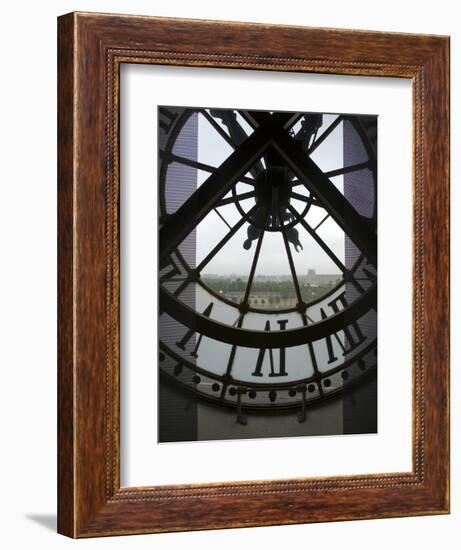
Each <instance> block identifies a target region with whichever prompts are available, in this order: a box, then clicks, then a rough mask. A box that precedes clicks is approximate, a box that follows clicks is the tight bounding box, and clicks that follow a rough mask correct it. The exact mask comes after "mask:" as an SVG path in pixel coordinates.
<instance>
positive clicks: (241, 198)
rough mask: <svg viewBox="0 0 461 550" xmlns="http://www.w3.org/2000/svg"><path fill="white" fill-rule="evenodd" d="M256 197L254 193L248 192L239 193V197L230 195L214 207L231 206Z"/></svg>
mask: <svg viewBox="0 0 461 550" xmlns="http://www.w3.org/2000/svg"><path fill="white" fill-rule="evenodd" d="M255 195H256V193H255V192H254V191H248V193H240V195H232V196H231V197H227V198H226V199H222V200H220V201H219V202H218V204H217V205H216V206H217V207H220V206H225V205H226V204H232V203H234V202H240V201H244V200H245V199H251V198H253V197H254V196H255Z"/></svg>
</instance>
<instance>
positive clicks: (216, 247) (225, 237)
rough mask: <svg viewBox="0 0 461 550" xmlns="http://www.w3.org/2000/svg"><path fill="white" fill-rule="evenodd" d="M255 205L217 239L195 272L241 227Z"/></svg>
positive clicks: (200, 269)
mask: <svg viewBox="0 0 461 550" xmlns="http://www.w3.org/2000/svg"><path fill="white" fill-rule="evenodd" d="M256 208H257V205H256V204H255V205H254V206H253V208H251V209H250V210H248V212H247V213H246V214H245V216H243V217H242V218H240V220H239V221H238V222H237V223H236V224H235V225H234V226H233V227H232V228H231V230H230V231H228V232H227V233H226V234H225V235H224V237H223V238H222V239H221V240H220V241H219V243H218V244H217V245H216V246H215V247H214V248H213V250H211V252H210V253H209V254H208V256H206V258H204V259H203V260H202V261H201V262H200V264H199V265H198V266H197V268H196V270H195V271H196V272H197V273H200V272H201V271H202V270H203V268H204V267H205V266H206V265H207V264H208V263H210V261H211V260H212V259H213V258H214V256H215V255H216V254H217V253H218V252H219V251H220V250H221V248H222V247H223V246H224V245H225V244H226V243H227V242H228V241H229V240H230V239H231V237H233V236H234V235H235V234H236V233H237V231H238V230H239V229H240V228H241V227H242V225H243V224H244V223H245V222H246V221H247V220H248V219H249V218H250V216H251V215H252V214H253V212H254V211H255V210H256Z"/></svg>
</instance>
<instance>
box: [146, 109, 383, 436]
mask: <svg viewBox="0 0 461 550" xmlns="http://www.w3.org/2000/svg"><path fill="white" fill-rule="evenodd" d="M156 120H157V128H156V131H157V136H158V157H157V158H158V162H157V167H158V180H157V185H158V228H159V229H158V266H159V267H158V274H157V284H158V298H159V309H158V364H157V365H156V366H155V367H156V368H157V369H158V392H157V399H158V403H157V405H158V407H157V410H158V442H159V443H167V442H175V441H204V440H232V439H247V438H251V439H253V438H260V437H265V438H269V437H303V436H314V435H346V434H361V433H376V432H377V357H378V353H377V281H378V277H377V244H378V243H377V181H378V180H377V126H378V125H377V122H378V117H377V116H376V115H373V114H369V113H367V114H345V113H341V114H338V113H318V112H308V111H306V112H286V111H262V110H251V109H241V108H233V109H229V108H219V107H216V106H208V107H194V106H187V107H184V106H172V105H162V106H158V107H157V109H156Z"/></svg>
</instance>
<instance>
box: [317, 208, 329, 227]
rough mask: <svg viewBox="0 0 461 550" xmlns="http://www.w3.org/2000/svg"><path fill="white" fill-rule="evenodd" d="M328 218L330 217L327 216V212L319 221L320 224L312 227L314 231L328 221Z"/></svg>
mask: <svg viewBox="0 0 461 550" xmlns="http://www.w3.org/2000/svg"><path fill="white" fill-rule="evenodd" d="M329 217H330V214H328V212H327V214H326V216H325V217H324V218H322V219H321V220H320V222H319V223H318V224H317V225H316V226H315V227H314V231H317V229H318V228H319V227H320V226H321V225H322V224H323V223H324V222H326V221H327V220H328V218H329Z"/></svg>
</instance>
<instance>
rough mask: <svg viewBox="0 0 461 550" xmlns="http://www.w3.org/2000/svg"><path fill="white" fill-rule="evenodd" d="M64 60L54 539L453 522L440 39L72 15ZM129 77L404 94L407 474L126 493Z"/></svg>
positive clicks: (445, 45) (445, 107) (65, 21)
mask: <svg viewBox="0 0 461 550" xmlns="http://www.w3.org/2000/svg"><path fill="white" fill-rule="evenodd" d="M58 46H59V53H58V71H59V90H58V108H59V112H58V147H59V162H58V231H59V243H58V244H59V246H58V251H59V261H58V265H59V279H58V281H59V284H58V292H59V300H58V307H59V315H58V345H59V349H58V393H59V399H58V459H59V460H58V462H59V471H58V531H59V532H60V533H62V534H64V535H67V536H69V537H96V536H107V535H121V534H134V533H153V532H164V531H183V530H195V529H218V528H226V527H227V528H228V527H243V526H261V525H274V524H280V525H281V524H295V523H309V522H319V521H334V520H353V519H364V518H384V517H398V516H409V515H428V514H443V513H448V511H449V306H448V304H449V39H448V37H440V36H429V35H411V34H389V33H378V32H364V31H350V30H337V29H315V28H303V27H288V26H272V25H258V24H247V23H229V22H215V21H195V20H181V19H164V18H156V17H138V16H122V15H102V14H91V13H71V14H68V15H64V16H62V17H60V18H59V21H58ZM122 63H146V64H162V65H181V66H190V67H220V68H228V69H229V70H232V69H233V68H245V69H259V70H266V71H293V72H314V73H327V74H346V75H358V76H392V77H404V78H409V79H411V80H412V86H413V107H414V128H413V144H414V147H413V166H414V176H413V177H414V212H413V220H414V258H413V263H414V268H413V273H414V279H413V283H414V284H413V330H414V349H413V469H412V471H411V472H396V473H391V474H383V475H359V476H346V477H333V478H318V479H315V478H308V477H307V478H303V479H292V480H286V479H284V480H277V479H274V480H270V481H255V482H238V483H213V484H205V483H204V484H193V485H185V486H154V487H128V488H126V487H122V488H121V487H120V475H119V473H120V444H119V434H120V418H119V402H120V401H119V399H120V394H119V389H120V388H119V291H120V288H119V223H118V213H119V156H118V155H119V151H118V143H119V75H120V72H119V69H120V65H121V64H122ZM308 475H309V472H306V476H308ZM275 477H276V475H275Z"/></svg>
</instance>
